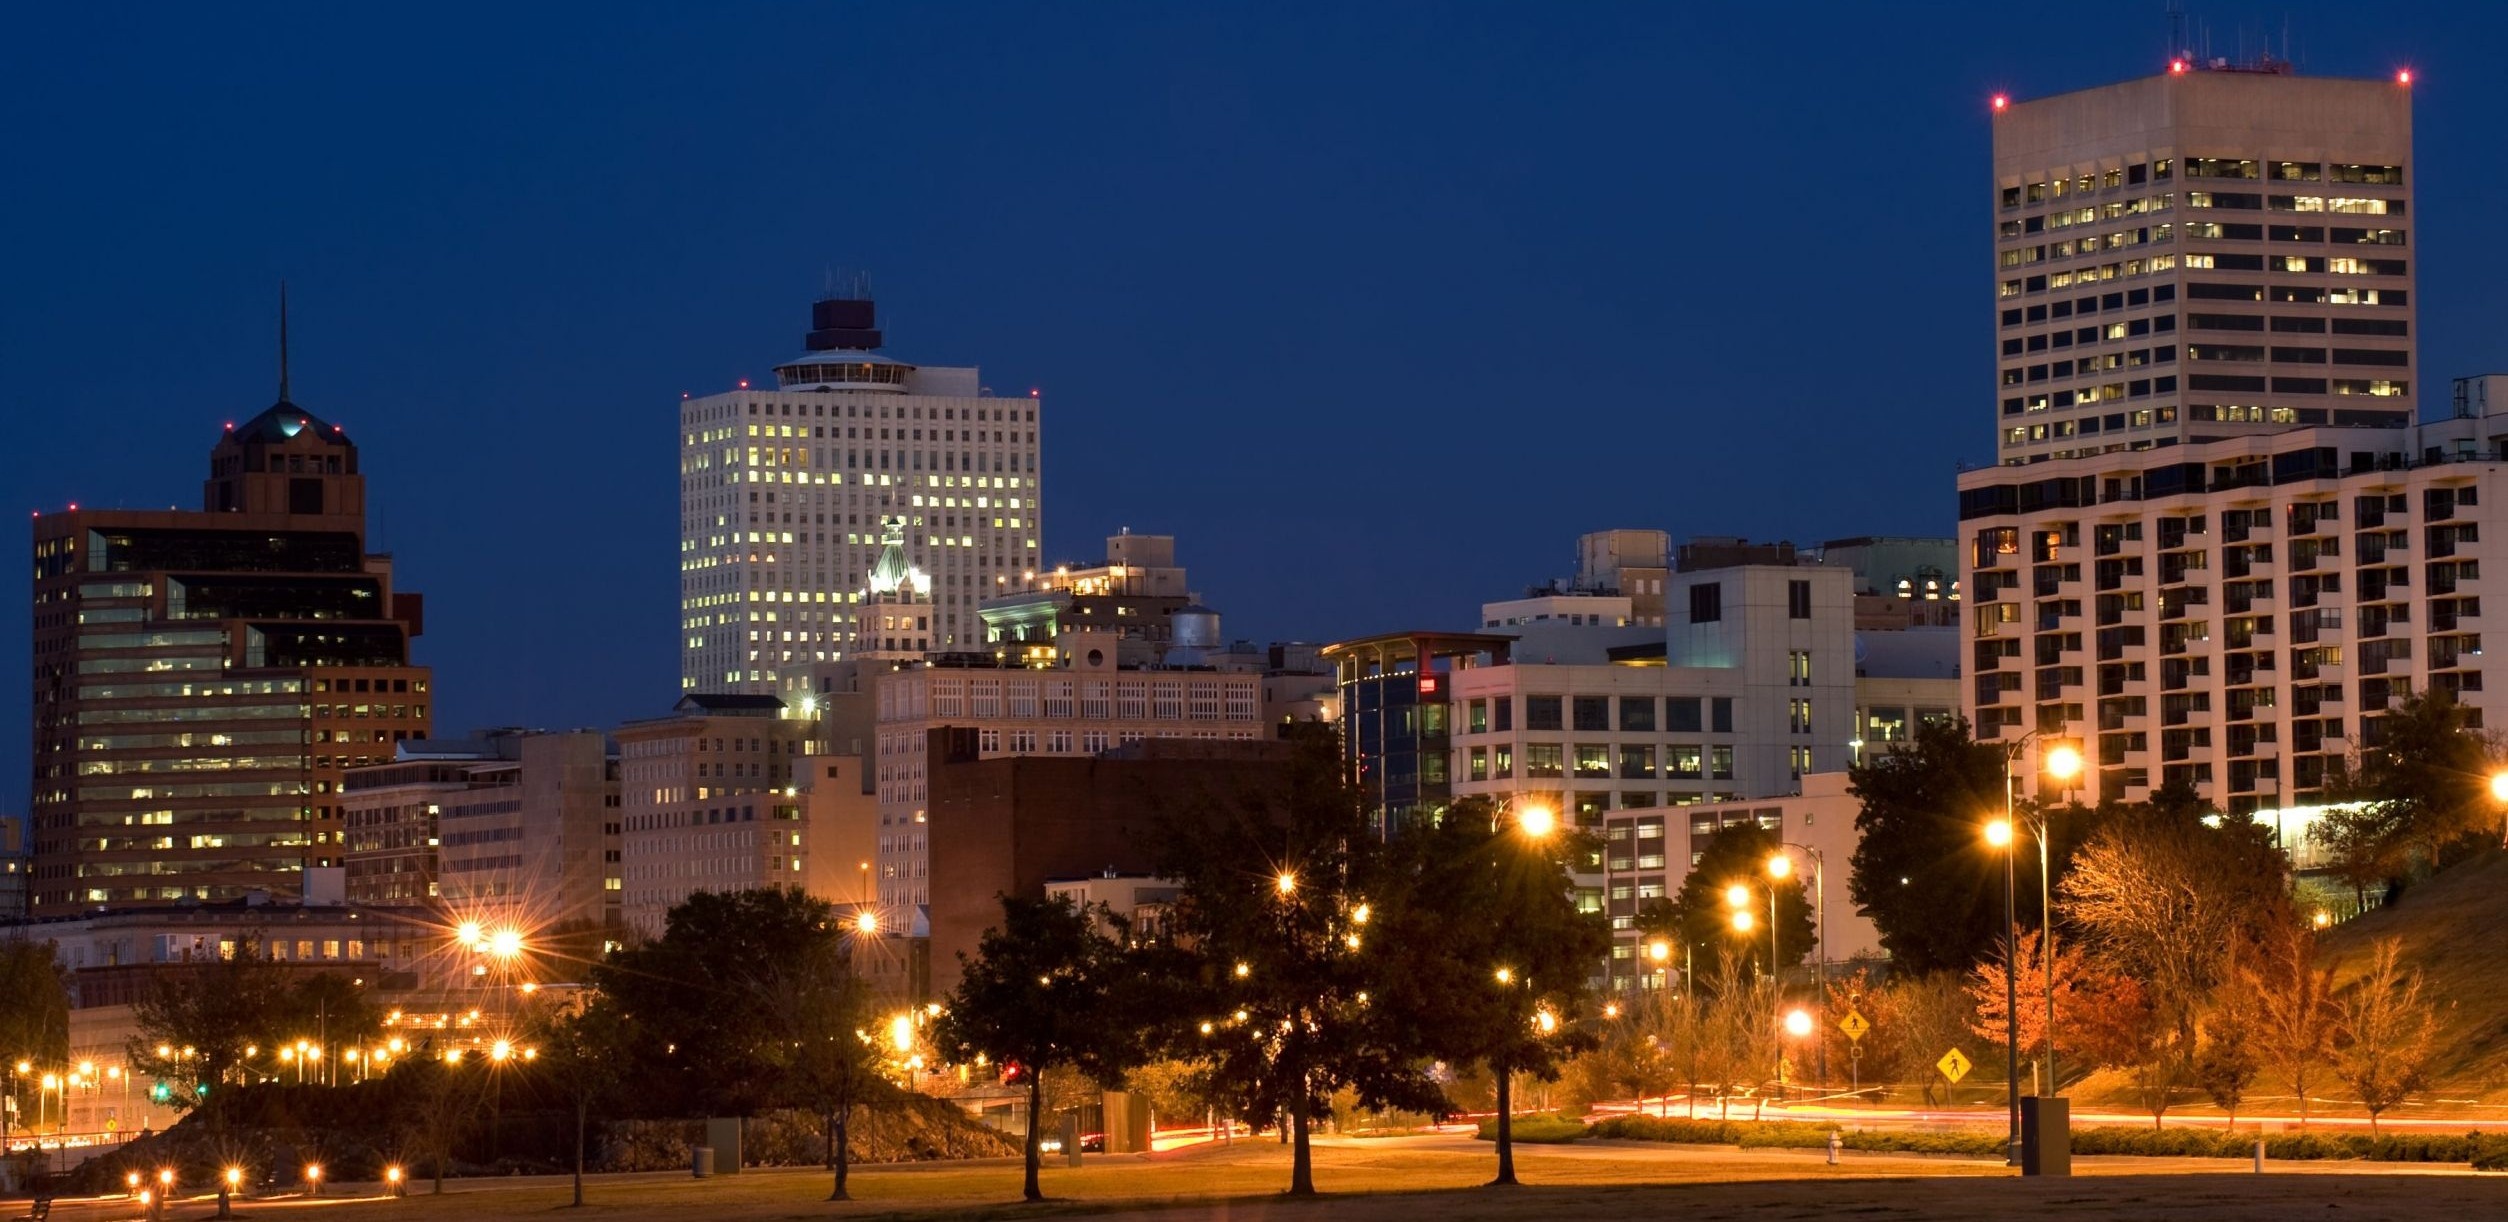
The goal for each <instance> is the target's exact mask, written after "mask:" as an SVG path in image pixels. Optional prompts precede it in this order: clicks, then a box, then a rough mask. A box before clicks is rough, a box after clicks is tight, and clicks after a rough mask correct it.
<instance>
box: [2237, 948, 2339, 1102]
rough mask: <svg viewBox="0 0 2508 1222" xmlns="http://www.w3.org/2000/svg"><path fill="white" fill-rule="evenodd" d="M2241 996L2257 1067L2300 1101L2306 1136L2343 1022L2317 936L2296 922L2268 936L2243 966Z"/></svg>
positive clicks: (2244, 958) (2245, 959)
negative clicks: (2315, 1091)
mask: <svg viewBox="0 0 2508 1222" xmlns="http://www.w3.org/2000/svg"><path fill="white" fill-rule="evenodd" d="M2238 991H2239V992H2240V993H2241V994H2243V995H2244V997H2245V998H2246V1002H2245V1004H2246V1005H2247V1007H2248V1012H2249V1014H2250V1016H2251V1017H2250V1020H2249V1021H2250V1023H2251V1024H2252V1030H2253V1034H2254V1043H2255V1052H2256V1060H2257V1063H2258V1066H2259V1068H2260V1070H2261V1072H2262V1073H2263V1074H2264V1076H2265V1078H2266V1080H2268V1081H2270V1082H2272V1083H2274V1084H2275V1085H2278V1086H2287V1087H2289V1088H2290V1093H2291V1094H2292V1095H2293V1096H2296V1097H2297V1098H2298V1100H2299V1127H2300V1129H2301V1130H2303V1131H2304V1130H2305V1129H2306V1128H2307V1127H2308V1091H2309V1090H2310V1088H2312V1087H2314V1086H2315V1085H2316V1084H2317V1083H2318V1082H2320V1081H2322V1080H2323V1075H2324V1074H2325V1073H2326V1072H2327V1071H2328V1069H2329V1068H2330V1063H2331V1061H2332V1059H2333V1053H2334V1031H2335V1027H2336V1024H2337V1023H2338V1021H2339V1019H2340V1015H2339V1014H2338V1012H2337V1011H2336V1010H2335V1008H2334V972H2333V969H2332V968H2330V967H2324V966H2320V965H2319V964H2318V963H2317V954H2316V934H2315V933H2314V932H2312V931H2310V930H2308V929H2306V928H2303V927H2301V926H2300V925H2299V924H2298V923H2297V922H2295V921H2293V922H2291V923H2289V924H2287V925H2285V926H2283V927H2282V928H2280V929H2276V930H2273V931H2272V932H2270V933H2269V934H2267V935H2266V936H2265V937H2264V939H2263V940H2262V941H2260V942H2258V943H2257V944H2256V945H2255V946H2254V947H2253V948H2252V949H2251V950H2250V951H2249V952H2248V954H2246V955H2245V956H2244V957H2242V958H2241V960H2240V961H2239V964H2238Z"/></svg>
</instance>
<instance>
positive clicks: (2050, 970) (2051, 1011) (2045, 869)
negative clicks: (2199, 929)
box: [2038, 743, 2082, 1097]
mask: <svg viewBox="0 0 2508 1222" xmlns="http://www.w3.org/2000/svg"><path fill="white" fill-rule="evenodd" d="M2042 762H2043V763H2044V765H2045V770H2046V774H2047V775H2048V776H2050V777H2053V778H2055V793H2056V797H2057V798H2058V799H2059V800H2060V799H2061V798H2062V797H2063V794H2064V792H2065V791H2066V790H2068V789H2070V788H2072V782H2073V780H2074V778H2076V777H2079V776H2080V775H2081V768H2082V759H2081V749H2080V748H2078V747H2075V746H2073V745H2072V744H2071V743H2059V744H2057V745H2056V746H2054V747H2053V748H2051V749H2049V750H2048V751H2047V753H2046V758H2045V759H2044V761H2042ZM2047 824H2048V819H2047V813H2046V812H2045V811H2043V810H2041V811H2039V812H2038V975H2039V976H2040V978H2041V979H2043V980H2044V982H2045V985H2046V1032H2045V1035H2046V1088H2045V1089H2044V1090H2043V1091H2041V1092H2040V1093H2041V1094H2044V1095H2047V1096H2050V1097H2052V1096H2054V1095H2056V1094H2058V1093H2059V1092H2058V1090H2057V1089H2056V1087H2057V1079H2056V1076H2055V896H2054V886H2055V884H2054V881H2053V878H2054V870H2055V867H2054V864H2053V863H2054V859H2053V857H2052V856H2051V854H2050V851H2049V850H2048V848H2047V841H2048V840H2049V839H2050V837H2049V835H2048V832H2049V831H2050V830H2051V829H2050V828H2049V827H2048V825H2047Z"/></svg>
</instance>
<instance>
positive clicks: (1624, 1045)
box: [1565, 989, 1684, 1115]
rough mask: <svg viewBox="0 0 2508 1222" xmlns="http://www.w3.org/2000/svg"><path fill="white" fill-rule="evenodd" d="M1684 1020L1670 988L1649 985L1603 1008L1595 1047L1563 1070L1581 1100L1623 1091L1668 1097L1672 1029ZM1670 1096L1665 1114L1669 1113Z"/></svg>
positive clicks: (1674, 1040) (1677, 1069)
mask: <svg viewBox="0 0 2508 1222" xmlns="http://www.w3.org/2000/svg"><path fill="white" fill-rule="evenodd" d="M1682 1021H1684V1016H1683V1014H1682V1005H1681V1002H1680V1000H1679V999H1678V998H1675V997H1673V996H1672V995H1671V994H1670V993H1668V992H1666V991H1664V990H1659V989H1649V990H1646V991H1644V992H1641V993H1635V994H1631V995H1630V996H1629V997H1628V999H1627V1000H1625V1001H1621V1002H1615V1003H1612V1004H1611V1005H1607V1006H1605V1007H1604V1008H1603V1014H1602V1021H1601V1022H1600V1023H1598V1024H1597V1025H1596V1026H1595V1028H1594V1037H1595V1044H1594V1047H1593V1048H1591V1049H1590V1050H1588V1051H1586V1052H1585V1053H1583V1054H1582V1055H1580V1056H1578V1057H1577V1058H1576V1059H1575V1061H1574V1062H1572V1063H1571V1064H1570V1065H1569V1066H1568V1067H1567V1070H1566V1072H1565V1077H1566V1079H1567V1080H1568V1081H1569V1082H1570V1083H1572V1084H1573V1085H1574V1087H1575V1088H1576V1097H1577V1098H1578V1101H1580V1102H1583V1103H1592V1102H1595V1101H1597V1100H1602V1099H1616V1098H1620V1097H1623V1096H1627V1097H1634V1098H1636V1099H1638V1100H1640V1101H1641V1109H1640V1110H1643V1109H1642V1101H1643V1100H1645V1099H1648V1098H1650V1097H1653V1096H1657V1095H1662V1096H1669V1095H1670V1094H1671V1093H1672V1088H1673V1087H1674V1086H1675V1085H1677V1084H1678V1083H1679V1082H1680V1074H1681V1065H1680V1060H1679V1058H1678V1055H1677V1052H1676V1049H1677V1048H1678V1047H1679V1039H1678V1037H1677V1035H1676V1033H1675V1028H1676V1027H1677V1026H1678V1025H1679V1024H1680V1023H1681V1022H1682ZM1670 1106H1671V1103H1670V1100H1669V1098H1666V1100H1665V1109H1666V1110H1665V1114H1666V1115H1670V1114H1671V1113H1670Z"/></svg>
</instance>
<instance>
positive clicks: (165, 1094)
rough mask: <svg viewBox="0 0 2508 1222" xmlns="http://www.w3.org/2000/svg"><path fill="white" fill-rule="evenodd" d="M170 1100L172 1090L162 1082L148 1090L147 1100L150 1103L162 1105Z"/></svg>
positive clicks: (172, 1096)
mask: <svg viewBox="0 0 2508 1222" xmlns="http://www.w3.org/2000/svg"><path fill="white" fill-rule="evenodd" d="M172 1098H174V1088H172V1087H170V1086H167V1085H166V1084H165V1083H163V1082H159V1083H157V1084H156V1085H155V1086H151V1087H149V1088H148V1099H149V1101H150V1102H152V1103H164V1102H166V1101H168V1100H170V1099H172Z"/></svg>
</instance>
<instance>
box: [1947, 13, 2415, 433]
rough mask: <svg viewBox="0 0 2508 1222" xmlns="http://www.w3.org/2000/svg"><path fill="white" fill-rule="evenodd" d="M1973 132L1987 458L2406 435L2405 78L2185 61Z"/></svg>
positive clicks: (2004, 115) (1999, 107) (2006, 102)
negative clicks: (1987, 188) (1987, 247)
mask: <svg viewBox="0 0 2508 1222" xmlns="http://www.w3.org/2000/svg"><path fill="white" fill-rule="evenodd" d="M1993 127H1994V166H1993V169H1994V185H1993V188H1992V190H1993V208H1992V211H1991V215H1992V216H1993V221H1992V223H1993V225H1994V264H1995V277H1994V295H1995V299H1994V308H1995V315H1996V329H1995V344H1996V362H1995V378H1996V387H1995V396H1994V401H1995V403H1996V404H1997V409H1996V413H1995V419H1996V434H1995V455H1996V459H1997V461H1998V462H2001V463H2031V462H2046V461H2050V460H2054V459H2061V458H2078V457H2083V456H2088V455H2096V454H2102V453H2114V452H2120V451H2134V450H2148V449H2152V448H2154V447H2158V446H2167V445H2174V444H2182V443H2192V442H2200V441H2208V440H2216V439H2223V438H2236V437H2250V436H2255V435H2258V434H2263V433H2272V432H2279V431H2282V430H2285V429H2289V428H2293V427H2307V426H2330V427H2336V428H2345V427H2360V428H2400V427H2402V426H2405V425H2408V424H2410V423H2411V422H2412V417H2413V404H2414V402H2415V399H2414V395H2413V389H2414V358H2413V343H2412V334H2413V325H2414V310H2413V302H2412V285H2413V258H2412V250H2411V246H2410V243H2409V241H2408V239H2409V237H2410V233H2411V229H2412V223H2411V222H2412V210H2411V201H2412V187H2411V181H2410V178H2409V175H2408V171H2409V170H2410V169H2411V163H2412V102H2411V89H2410V86H2409V81H2408V80H2404V79H2398V80H2335V79H2320V78H2310V77H2302V76H2299V75H2297V74H2295V73H2293V72H2291V71H2290V70H2289V65H2287V64H2283V63H2278V62H2274V61H2270V60H2267V61H2264V62H2261V63H2257V64H2248V65H2233V64H2230V63H2228V62H2226V61H2209V62H2199V61H2196V60H2194V59H2192V58H2181V59H2178V60H2176V61H2173V62H2172V63H2171V64H2170V65H2169V66H2168V68H2167V70H2165V71H2163V72H2162V73H2160V74H2159V75H2157V76H2152V77H2146V78H2144V79H2141V80H2134V81H2126V82H2123V83H2120V84H2115V85H2107V86H2103V87H2100V88H2096V89H2085V90H2080V91H2078V92H2074V93H2067V94H2062V95H2060V96H2056V97H2051V98H2043V99H2038V100H2033V101H2013V100H2010V99H2007V98H2001V97H1998V98H1996V99H1995V100H1994V117H1993Z"/></svg>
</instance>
